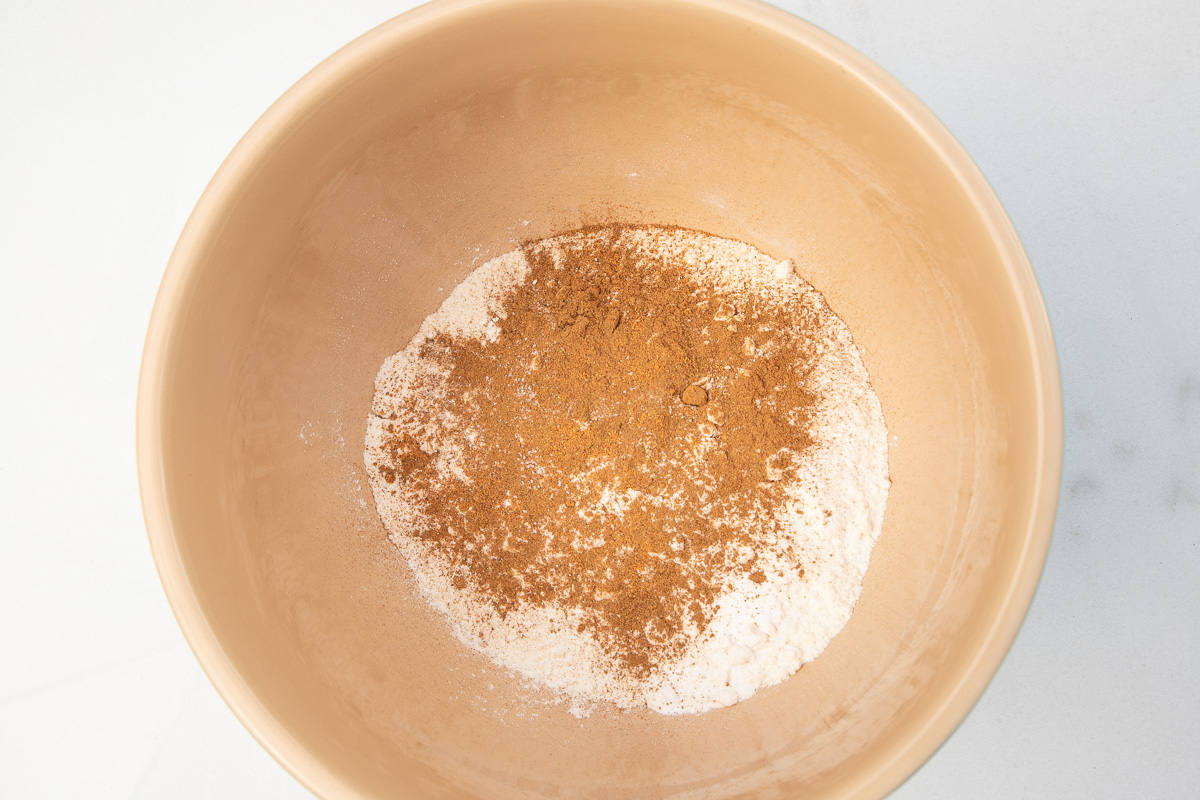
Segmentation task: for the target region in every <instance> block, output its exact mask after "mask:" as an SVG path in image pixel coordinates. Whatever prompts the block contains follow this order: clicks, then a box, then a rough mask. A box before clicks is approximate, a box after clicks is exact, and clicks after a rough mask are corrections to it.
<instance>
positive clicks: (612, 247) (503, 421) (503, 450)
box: [377, 226, 817, 677]
mask: <svg viewBox="0 0 1200 800" xmlns="http://www.w3.org/2000/svg"><path fill="white" fill-rule="evenodd" d="M630 230H631V229H629V228H627V227H625V226H612V227H607V228H594V229H584V230H583V231H580V232H578V233H577V235H575V236H573V237H568V238H567V239H566V240H560V241H559V244H558V246H557V249H556V248H554V247H548V246H546V245H544V244H541V243H536V242H534V243H529V244H527V245H526V246H525V247H524V252H525V256H526V258H527V260H528V262H529V264H530V272H529V275H528V277H527V279H526V280H525V282H524V283H523V284H522V285H521V286H519V287H517V288H516V289H515V290H513V291H512V292H511V294H510V296H509V297H508V298H507V300H506V301H505V310H506V312H507V316H505V317H504V318H503V319H502V320H500V321H499V322H498V324H499V328H500V334H499V336H498V337H497V338H496V339H495V341H494V342H491V343H484V342H481V341H478V340H469V339H460V338H453V337H450V336H446V335H439V336H437V337H435V338H433V339H432V340H429V341H427V342H426V343H425V345H424V347H423V351H422V353H421V356H422V357H423V358H432V359H436V360H437V361H438V362H439V363H441V364H442V365H443V366H444V367H445V368H446V369H447V370H448V371H449V377H448V378H447V384H446V386H445V392H444V396H445V398H446V399H445V409H444V410H445V411H446V412H448V413H449V414H452V415H454V416H455V417H457V418H460V419H463V420H466V421H468V422H469V426H470V428H471V430H472V431H473V432H474V436H473V442H472V444H471V447H470V450H469V451H468V456H467V459H466V464H465V471H466V477H467V480H466V481H463V480H461V479H457V478H453V477H448V476H446V475H443V474H439V473H438V471H437V470H436V469H435V466H434V460H433V458H432V457H431V454H429V453H426V452H423V451H422V450H421V448H420V446H419V445H418V442H417V441H416V440H415V439H413V438H412V437H411V436H410V435H409V434H408V433H405V432H403V431H401V430H400V427H399V426H398V425H396V426H385V430H386V431H387V432H388V434H389V435H388V438H387V440H386V444H385V451H386V454H387V457H386V463H381V464H378V465H377V469H379V471H380V475H381V477H382V478H383V479H384V480H385V481H386V482H388V483H389V484H393V485H394V487H395V491H404V492H408V493H409V494H411V495H412V496H414V497H421V498H424V504H425V507H424V512H425V513H424V516H425V519H426V521H427V522H426V524H424V525H422V526H419V527H418V528H417V529H415V530H412V531H411V532H410V533H409V535H411V536H415V537H418V538H420V539H422V540H424V541H425V542H427V543H428V544H429V545H431V546H432V547H433V548H434V549H435V550H436V551H437V552H439V553H440V554H441V555H442V556H443V557H444V558H445V559H446V560H447V562H448V563H450V564H452V565H454V569H455V573H454V577H453V581H454V586H455V587H456V588H460V589H461V588H468V587H469V588H470V589H471V590H474V591H476V592H478V593H479V595H480V596H482V597H483V598H485V599H486V601H487V602H490V603H491V604H492V606H493V607H494V608H495V609H496V610H497V612H498V613H499V614H501V615H505V614H507V613H508V612H509V611H511V610H513V609H514V608H516V607H518V606H519V605H521V604H531V605H534V606H543V605H547V604H555V605H557V606H559V607H564V608H575V609H579V610H580V611H581V612H582V620H583V622H582V624H581V625H580V629H581V630H582V631H587V632H590V633H591V635H592V636H593V637H594V638H595V639H596V641H598V642H599V643H600V645H601V646H602V647H603V648H604V649H605V650H606V651H607V652H608V653H609V654H610V655H611V656H613V657H614V659H615V661H616V663H617V664H618V665H620V666H621V668H623V669H624V670H625V671H627V672H628V674H630V675H631V676H633V677H644V676H646V675H647V674H649V672H650V671H651V670H652V669H653V668H654V667H655V665H657V664H660V663H663V662H664V661H665V660H666V659H670V658H671V657H672V656H675V655H677V654H678V653H679V652H680V651H681V650H682V649H683V648H684V647H685V646H686V645H687V644H688V642H689V641H691V640H692V639H693V638H694V637H695V636H697V635H698V634H699V633H701V632H702V631H703V630H704V628H705V627H706V625H707V624H708V622H709V621H710V620H711V618H712V616H713V613H714V611H715V602H716V599H717V597H718V595H719V594H720V592H721V590H722V588H723V587H724V586H726V585H727V582H728V580H729V579H730V577H731V576H732V575H735V574H739V573H744V574H747V575H748V577H749V578H750V580H753V581H755V582H762V581H763V580H764V579H765V578H764V575H763V573H762V572H761V571H760V570H758V569H757V568H756V567H755V563H754V562H755V558H756V556H755V546H756V541H761V537H762V536H764V535H765V534H769V533H770V532H771V531H773V530H775V529H776V526H777V525H778V523H777V522H776V521H775V517H774V514H773V510H774V509H775V508H776V507H777V505H778V504H780V503H781V502H783V501H784V499H785V498H784V496H783V493H782V488H781V484H780V483H779V482H778V481H780V479H782V478H786V477H787V476H788V475H789V474H790V471H792V470H794V469H795V467H796V465H797V464H798V463H799V458H800V456H801V454H802V453H803V450H804V448H805V447H807V446H808V445H809V443H810V439H809V417H808V410H809V409H810V408H811V407H812V405H813V402H814V398H813V397H812V396H811V395H810V394H809V393H808V392H807V391H806V389H805V384H804V375H805V372H806V363H807V362H808V361H810V360H811V359H812V357H813V355H814V354H813V353H811V352H809V351H808V345H807V342H808V339H807V337H806V335H805V334H806V327H811V328H812V329H814V330H815V326H816V325H817V320H816V319H815V317H812V318H809V317H805V316H804V315H803V314H801V313H800V312H799V311H798V310H797V309H794V308H781V307H779V306H778V305H777V304H768V303H764V302H761V301H756V300H755V299H753V298H752V297H747V296H745V294H744V293H743V294H741V295H735V294H734V293H732V292H721V291H718V290H716V289H714V288H712V287H711V286H702V285H700V284H699V283H697V282H696V281H694V280H693V279H692V278H691V277H689V273H688V270H687V268H686V265H685V264H684V263H683V260H682V255H681V257H680V258H679V259H666V260H660V259H656V258H653V257H650V256H648V255H647V254H646V253H645V252H643V251H642V250H640V249H639V248H638V247H636V246H631V245H629V244H628V237H623V236H622V234H623V233H628V232H630ZM564 241H565V243H564ZM780 341H783V345H780Z"/></svg>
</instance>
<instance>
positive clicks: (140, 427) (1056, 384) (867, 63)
mask: <svg viewBox="0 0 1200 800" xmlns="http://www.w3.org/2000/svg"><path fill="white" fill-rule="evenodd" d="M544 2H547V0H432V1H431V2H428V3H426V4H424V5H421V6H418V7H416V8H414V9H411V10H409V11H407V12H405V13H403V14H400V15H399V16H397V17H394V18H392V19H390V20H388V21H386V22H384V23H383V24H381V25H379V26H377V27H375V28H374V29H372V30H370V31H368V32H367V33H365V34H363V35H362V36H360V37H358V38H357V39H354V40H353V41H351V42H350V43H349V44H347V45H345V46H344V47H342V48H341V49H339V50H338V51H336V52H335V53H333V54H332V55H330V56H329V57H328V58H326V59H325V60H324V61H322V62H321V63H320V64H318V65H317V66H316V67H314V68H313V69H312V70H311V71H310V72H308V73H307V74H306V75H304V76H303V77H302V78H301V79H300V80H299V81H297V82H296V83H295V84H294V85H293V86H292V87H291V88H290V89H288V90H287V91H286V92H285V93H284V94H283V95H282V96H281V97H280V98H279V99H278V100H276V101H275V102H274V103H273V104H272V105H271V106H270V107H269V108H268V109H267V111H266V112H264V113H263V115H262V116H261V117H260V118H259V119H258V120H257V121H256V122H255V123H254V125H253V126H251V128H250V129H249V130H248V131H247V132H246V134H245V135H244V136H243V137H242V138H241V140H240V141H239V142H238V143H237V144H236V145H235V146H234V148H233V150H232V151H231V152H230V153H229V155H228V156H227V157H226V158H225V160H224V162H223V163H222V164H221V166H220V167H219V168H218V170H217V171H216V173H215V174H214V176H213V178H212V179H211V181H210V182H209V183H208V186H207V187H206V188H205V190H204V192H203V193H202V195H201V197H200V199H199V201H198V202H197V203H196V206H195V208H194V209H193V211H192V213H191V214H190V216H189V217H188V220H187V222H186V224H185V225H184V228H183V231H182V232H181V233H180V236H179V239H178V241H177V243H176V245H175V247H174V249H173V251H172V253H171V256H170V259H169V260H168V262H167V266H166V269H165V271H164V274H163V278H162V282H161V284H160V286H159V290H158V293H157V296H156V298H155V301H154V307H153V311H152V312H151V317H150V324H149V327H148V330H147V333H146V339H145V345H144V349H143V354H142V362H141V371H140V376H139V381H138V389H137V412H136V419H137V422H136V432H137V439H136V450H137V472H138V483H139V488H140V494H141V501H142V514H143V517H144V520H145V525H146V530H147V535H148V538H149V543H150V549H151V553H152V555H153V558H154V562H155V565H156V566H157V569H158V573H159V579H160V581H161V583H162V586H163V590H164V592H165V594H166V596H167V600H168V603H169V604H170V607H171V611H172V612H173V613H174V615H175V618H176V620H177V621H178V623H179V627H180V629H181V630H182V631H183V635H184V638H185V639H186V640H187V643H188V645H189V646H190V647H191V649H192V652H193V653H194V654H195V656H196V659H197V661H199V662H200V666H201V668H202V669H203V670H204V672H205V673H206V674H207V676H208V679H209V680H210V681H211V683H212V684H213V686H214V687H215V688H216V690H217V692H218V693H219V694H220V695H221V697H222V699H223V700H224V701H225V703H226V704H227V705H228V706H229V708H230V709H231V710H232V711H233V713H234V714H235V715H236V716H237V718H238V719H239V720H240V721H241V723H242V724H243V725H244V726H245V727H246V729H247V730H248V731H249V732H250V733H251V734H252V735H253V736H254V738H255V739H257V740H258V742H259V744H260V745H262V747H263V748H265V749H266V750H267V752H268V753H270V754H271V756H272V757H274V758H275V760H276V761H278V762H279V764H280V765H281V766H283V767H284V769H286V770H287V771H288V772H289V773H291V775H292V776H293V777H294V778H295V779H296V780H298V781H299V782H300V783H301V784H302V785H304V786H305V787H306V788H307V789H309V790H310V791H311V792H313V793H314V794H315V795H317V796H318V797H322V798H329V799H332V798H359V797H364V796H365V795H363V794H362V793H361V792H360V791H359V790H358V789H357V788H356V787H355V786H354V785H353V784H352V783H351V782H350V781H349V780H347V778H346V777H345V776H343V775H340V774H338V773H336V772H334V771H333V770H332V769H331V768H329V767H328V766H327V765H326V764H324V763H323V762H322V761H321V760H320V759H319V758H317V757H316V756H315V755H314V754H313V753H311V752H310V751H309V750H308V749H306V748H305V747H304V745H303V744H301V742H300V741H299V740H298V739H296V738H295V737H294V736H293V735H292V734H291V733H290V732H289V731H288V730H287V728H285V727H284V726H283V724H282V723H281V722H280V721H279V720H278V719H276V718H275V717H274V716H273V715H272V714H271V712H270V711H269V710H268V709H267V708H266V706H264V705H263V704H262V702H261V701H260V700H259V699H258V697H257V696H256V695H255V694H254V693H253V691H252V690H251V689H250V687H249V686H248V685H247V684H246V683H245V681H244V680H243V679H242V677H241V675H240V674H239V673H238V671H237V669H236V668H235V667H234V665H233V664H232V662H231V661H230V660H229V659H228V657H227V656H226V654H225V652H224V650H223V648H222V647H221V643H220V641H219V640H218V638H217V636H216V634H215V633H214V631H213V630H212V628H211V627H210V626H209V624H208V621H207V619H206V617H205V615H204V611H203V609H202V608H201V607H200V603H199V601H198V599H197V597H196V594H195V592H194V590H193V587H192V585H191V583H190V581H189V579H188V576H187V571H186V568H185V566H184V563H183V561H182V558H181V554H180V552H179V549H178V547H177V545H176V542H175V537H174V535H173V526H172V522H171V517H170V514H169V512H168V504H167V497H166V480H165V475H164V473H163V469H162V461H161V457H160V456H161V446H162V438H161V428H160V424H159V423H160V420H161V409H160V406H159V399H160V397H161V389H162V382H163V376H164V369H165V366H166V356H167V343H168V342H169V341H170V338H171V332H172V330H173V328H174V326H175V324H176V318H177V316H178V310H179V307H180V305H181V303H182V301H183V300H184V299H185V298H186V295H187V288H188V284H189V277H190V276H191V275H192V273H193V269H194V265H195V263H196V257H197V255H198V254H200V253H201V252H202V251H203V249H204V245H205V243H206V241H207V240H208V239H209V238H210V237H211V236H212V235H214V234H215V230H214V228H213V224H212V223H213V220H214V217H215V216H217V215H218V214H219V212H220V210H221V209H222V208H223V207H224V206H225V204H226V203H227V201H228V199H229V198H230V197H231V196H233V195H234V193H235V192H236V190H237V189H238V187H239V186H240V185H241V184H242V182H243V181H245V180H247V179H248V178H249V177H251V175H252V173H253V168H254V166H255V165H256V164H257V163H258V162H259V160H260V159H261V158H262V157H264V156H265V155H266V154H267V153H269V151H270V149H271V147H272V144H273V142H274V141H276V140H277V139H278V138H279V137H281V136H282V135H284V134H285V133H286V131H287V129H288V127H289V126H290V125H291V124H292V123H293V122H294V121H295V120H297V119H298V118H302V117H303V116H304V114H305V111H306V110H308V109H311V108H313V107H315V105H317V104H318V103H319V102H320V100H321V98H322V97H324V96H326V94H327V92H329V91H330V90H332V89H334V88H335V87H336V86H337V85H339V84H340V83H341V81H342V78H343V77H344V76H346V75H348V74H351V73H354V72H355V71H356V70H358V69H359V68H361V67H362V66H363V65H365V64H368V63H370V62H372V61H375V60H376V59H378V58H380V57H381V56H383V55H385V54H386V53H387V52H389V51H392V50H394V49H395V48H398V47H403V46H404V45H405V43H406V42H407V41H409V40H411V39H413V38H415V37H417V36H419V35H421V33H422V32H423V31H425V30H428V29H429V28H431V27H433V26H437V25H441V24H445V23H446V22H449V21H451V20H452V19H453V18H455V17H458V16H465V15H469V14H471V13H472V12H474V11H475V10H477V9H479V8H482V7H492V8H495V7H505V6H507V7H517V6H526V5H536V4H541V3H544ZM635 2H637V0H618V4H623V3H630V4H632V3H635ZM671 2H675V3H677V4H678V5H680V6H681V7H693V8H702V9H707V10H712V11H717V12H721V13H724V14H727V15H729V16H730V17H732V18H735V19H738V20H740V21H742V22H743V23H747V24H751V25H755V26H759V27H762V28H766V29H769V30H771V31H772V32H774V33H776V34H779V35H783V36H785V37H787V38H788V39H791V40H792V41H793V42H795V43H796V44H798V45H800V46H802V47H807V48H809V49H810V50H813V51H815V52H818V53H820V54H821V55H823V56H825V57H826V58H829V59H830V60H831V61H833V62H835V63H837V64H839V65H840V66H841V67H843V68H844V69H845V70H846V71H848V72H849V73H851V74H852V75H854V76H855V77H857V78H858V79H859V80H860V81H862V82H863V83H864V84H865V85H867V86H869V87H871V88H872V89H873V90H874V91H875V92H876V93H877V94H878V95H879V97H880V98H881V99H882V100H884V101H885V102H886V103H888V104H890V105H891V106H892V108H893V109H894V110H895V111H897V112H898V113H900V114H901V115H902V116H903V117H904V118H905V119H906V120H907V121H908V123H909V124H910V125H911V126H912V128H913V129H914V130H915V131H916V132H918V133H920V134H921V135H923V136H924V138H925V139H926V141H927V142H928V144H929V146H930V147H932V148H933V149H934V150H935V152H937V154H938V156H939V157H940V158H941V160H942V162H943V163H944V164H945V165H946V166H947V167H948V168H949V169H950V170H951V172H952V174H953V175H954V177H955V178H956V180H957V181H958V183H959V184H960V185H961V187H962V188H963V190H964V191H965V192H966V194H967V196H968V197H969V198H970V200H971V202H972V203H973V204H974V206H975V208H976V210H977V212H978V214H979V216H980V218H981V219H982V220H983V221H984V223H985V225H986V226H987V227H988V229H989V232H990V234H991V237H992V240H993V242H994V243H995V245H996V247H997V249H998V251H999V252H1000V254H1001V258H1002V261H1003V263H1004V266H1005V269H1006V272H1007V276H1008V279H1009V282H1010V284H1011V285H1012V286H1013V288H1014V291H1015V293H1016V298H1017V305H1018V308H1019V310H1020V313H1021V321H1022V323H1023V328H1024V331H1025V334H1026V341H1027V342H1028V343H1029V345H1030V349H1031V353H1030V355H1031V359H1032V364H1033V378H1034V387H1035V392H1036V397H1037V429H1038V438H1037V451H1036V453H1037V472H1036V474H1035V476H1034V479H1033V495H1032V500H1031V509H1032V513H1031V514H1030V518H1029V525H1028V528H1027V529H1026V531H1025V537H1024V547H1023V549H1022V551H1021V553H1020V557H1019V560H1018V562H1017V566H1016V568H1015V570H1014V572H1013V575H1012V579H1011V581H1010V584H1009V586H1008V587H1007V591H1006V593H1005V594H1004V597H1003V602H1002V605H1001V607H1000V611H999V612H998V613H997V614H996V616H995V618H994V619H993V620H992V624H991V627H990V629H989V630H988V631H987V632H986V635H985V636H984V638H983V639H982V640H981V641H982V643H981V644H980V645H979V647H978V649H977V651H976V652H975V654H974V658H973V659H972V660H971V662H970V663H969V665H968V666H967V667H966V668H965V669H964V670H963V671H962V673H961V674H959V675H957V676H955V682H954V683H953V685H952V687H951V688H950V689H949V690H948V691H946V692H944V693H943V695H942V702H941V703H940V705H938V706H936V707H932V708H930V709H929V710H928V711H927V712H926V714H925V718H924V720H923V724H922V726H921V727H920V729H919V731H918V732H917V733H916V734H915V735H914V736H912V737H911V738H910V739H908V740H907V741H906V742H904V743H903V744H902V745H900V746H897V747H894V748H892V752H891V753H890V754H889V757H888V758H887V759H886V760H884V761H883V762H882V763H881V764H880V765H879V766H878V768H876V769H875V770H874V771H873V772H871V773H870V774H866V775H861V776H858V781H857V783H856V784H855V785H854V786H853V787H851V788H850V789H849V791H848V792H847V793H846V795H845V797H846V798H856V799H858V800H878V799H879V798H882V797H885V796H886V795H887V794H889V793H890V792H892V791H893V790H895V789H896V788H897V787H899V786H900V785H901V784H902V783H904V782H905V781H906V780H907V779H908V778H909V777H911V776H912V775H913V774H915V773H916V772H917V770H918V769H920V767H921V766H922V765H923V764H924V763H925V762H926V761H928V760H929V759H930V758H931V757H932V756H933V754H934V753H936V752H937V750H938V749H939V748H940V747H941V745H942V744H944V743H945V741H946V740H948V739H949V737H950V735H951V734H952V733H953V732H954V730H955V729H956V728H957V727H958V726H959V725H960V724H961V723H962V722H963V720H964V719H965V718H966V716H967V714H968V713H969V712H970V711H971V709H972V708H973V707H974V705H975V703H976V702H977V701H978V700H979V698H980V697H981V696H982V694H983V691H984V689H985V688H986V687H987V685H988V683H989V682H990V681H991V679H992V677H993V676H994V675H995V673H996V671H997V670H998V669H999V667H1000V665H1001V663H1002V662H1003V660H1004V657H1005V655H1006V654H1007V653H1008V651H1009V649H1010V647H1011V646H1012V643H1013V641H1014V639H1015V638H1016V635H1017V632H1018V630H1019V629H1020V627H1021V624H1022V623H1023V621H1024V619H1025V616H1026V614H1027V613H1028V610H1029V607H1030V605H1031V603H1032V601H1033V596H1034V593H1035V591H1036V589H1037V585H1038V583H1039V581H1040V578H1041V575H1042V571H1043V568H1044V565H1045V560H1046V555H1047V552H1048V550H1049V546H1050V538H1051V535H1052V532H1053V528H1054V520H1055V514H1056V511H1057V503H1058V495H1059V490H1060V483H1061V475H1062V460H1063V407H1062V387H1061V378H1060V374H1059V367H1058V357H1057V353H1056V350H1055V345H1054V338H1053V333H1052V331H1051V327H1050V320H1049V316H1048V314H1047V312H1046V307H1045V303H1044V300H1043V297H1042V294H1041V291H1040V289H1039V287H1038V282H1037V278H1036V276H1035V275H1034V272H1033V267H1032V264H1031V263H1030V261H1029V258H1028V255H1027V254H1026V252H1025V249H1024V247H1023V246H1022V244H1021V241H1020V238H1019V237H1018V235H1017V232H1016V230H1015V228H1014V227H1013V225H1012V222H1011V221H1010V219H1009V217H1008V215H1007V213H1006V212H1005V210H1004V208H1003V206H1002V205H1001V203H1000V200H999V199H998V198H997V197H996V194H995V192H994V191H993V190H992V188H991V186H990V185H989V184H988V182H987V180H986V179H985V178H984V176H983V174H982V172H980V170H979V168H978V167H977V166H976V165H975V163H974V162H973V161H972V160H971V158H970V156H968V155H967V153H966V151H965V150H964V149H963V147H962V145H961V144H959V142H958V141H957V140H956V139H955V138H954V136H953V135H952V134H951V133H950V131H949V130H948V129H947V128H946V127H945V125H943V124H942V122H941V121H940V120H939V119H938V118H937V117H936V116H935V115H934V114H933V112H931V111H930V110H929V109H928V108H927V107H926V106H925V105H924V104H923V103H922V102H921V101H920V100H918V99H917V97H916V96H915V95H914V94H913V93H912V92H910V91H909V90H908V89H907V88H906V87H905V86H904V85H903V84H901V83H900V81H899V80H897V79H896V78H894V77H892V76H891V75H890V74H889V73H887V72H886V71H885V70H884V69H883V68H882V67H880V66H878V65H877V64H875V63H874V62H873V61H871V60H870V59H868V58H867V57H866V56H864V55H862V54H861V53H859V52H858V51H857V50H855V49H854V48H852V47H850V46H849V45H847V44H846V43H844V42H842V41H841V40H839V39H837V38H836V37H834V36H833V35H832V34H830V33H827V32H826V31H824V30H822V29H821V28H819V27H817V26H816V25H814V24H812V23H811V22H808V21H806V20H804V19H802V18H800V17H798V16H795V15H793V14H791V13H789V12H787V11H784V10H782V9H779V8H775V7H773V6H769V5H767V4H766V3H765V2H760V0H671Z"/></svg>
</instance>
